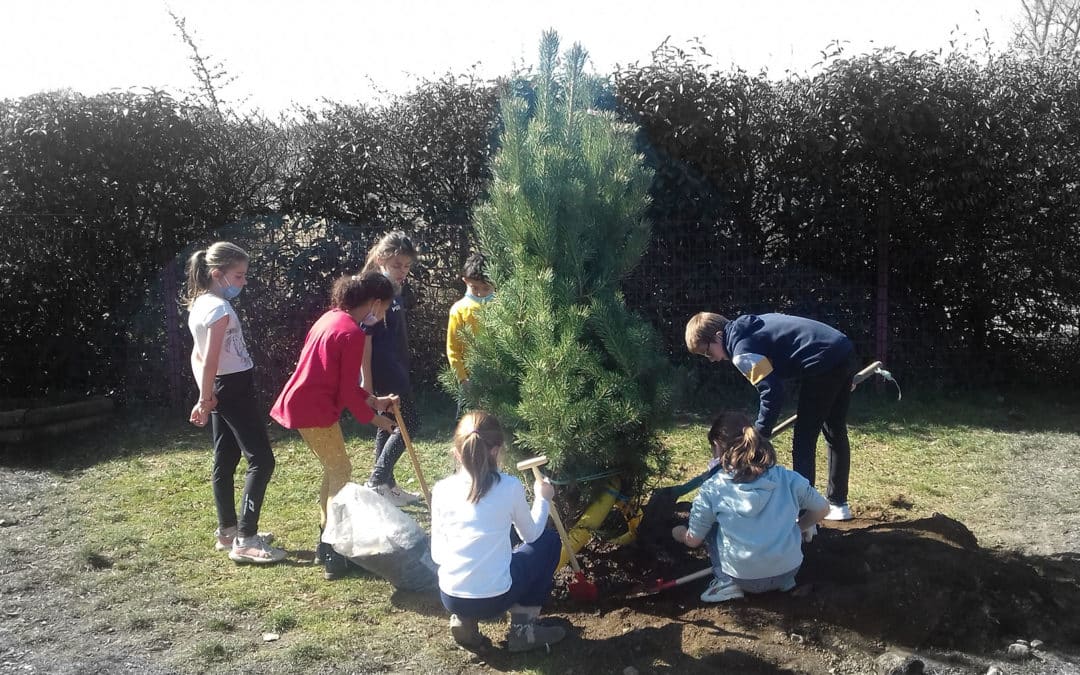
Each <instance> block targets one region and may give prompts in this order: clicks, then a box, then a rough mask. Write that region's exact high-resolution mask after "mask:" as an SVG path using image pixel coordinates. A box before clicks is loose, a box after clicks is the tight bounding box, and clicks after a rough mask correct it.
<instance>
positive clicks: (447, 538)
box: [431, 470, 550, 598]
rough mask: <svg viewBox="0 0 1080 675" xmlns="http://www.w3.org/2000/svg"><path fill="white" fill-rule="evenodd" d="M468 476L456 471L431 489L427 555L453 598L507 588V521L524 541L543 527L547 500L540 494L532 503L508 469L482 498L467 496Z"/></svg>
mask: <svg viewBox="0 0 1080 675" xmlns="http://www.w3.org/2000/svg"><path fill="white" fill-rule="evenodd" d="M471 487H472V477H471V476H470V475H469V474H468V472H466V471H464V470H460V471H458V472H457V473H455V474H454V475H452V476H450V477H448V478H444V479H443V480H441V481H439V482H438V483H436V484H435V487H434V488H433V489H432V491H431V558H432V560H434V561H435V562H436V563H437V564H438V565H439V589H440V590H442V592H444V593H446V594H447V595H452V596H454V597H456V598H493V597H496V596H499V595H502V594H503V593H505V592H507V591H508V590H510V583H511V579H510V554H511V549H510V526H511V525H513V527H514V528H515V529H517V532H518V536H520V537H521V540H522V541H524V542H526V543H532V542H533V541H536V539H537V537H539V536H540V535H541V534H543V532H544V526H545V525H546V524H547V519H548V510H549V508H550V505H549V503H548V501H547V500H546V499H543V498H541V497H539V496H537V498H536V499H535V501H534V502H533V504H532V507H531V508H530V506H529V503H528V501H526V499H525V486H524V485H522V483H521V481H520V480H518V479H517V478H515V477H514V476H511V475H509V474H505V473H500V474H499V480H498V481H496V482H495V483H494V484H493V485H492V486H491V489H489V490H488V491H487V494H485V495H484V496H483V497H481V499H480V501H479V502H478V503H476V504H473V503H472V502H470V501H469V500H468V495H469V490H470V488H471Z"/></svg>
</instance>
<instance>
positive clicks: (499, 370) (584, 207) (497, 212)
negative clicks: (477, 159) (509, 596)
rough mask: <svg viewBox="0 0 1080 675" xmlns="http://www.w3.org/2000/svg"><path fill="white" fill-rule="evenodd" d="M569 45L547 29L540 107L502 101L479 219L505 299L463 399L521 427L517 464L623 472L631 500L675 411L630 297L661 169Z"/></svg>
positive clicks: (485, 325)
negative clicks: (532, 461)
mask: <svg viewBox="0 0 1080 675" xmlns="http://www.w3.org/2000/svg"><path fill="white" fill-rule="evenodd" d="M558 50H559V38H558V35H557V34H556V33H555V32H553V31H549V32H546V33H545V34H544V35H543V38H542V40H541V43H540V64H539V69H538V75H537V78H536V81H535V83H534V88H535V98H534V101H533V104H532V106H530V105H529V103H528V102H527V101H526V100H525V99H524V98H523V97H522V96H516V95H514V94H513V93H511V92H507V93H505V94H504V95H503V98H502V102H501V106H502V107H501V115H502V124H503V131H502V135H501V142H500V147H499V150H498V152H497V154H496V156H495V158H494V167H493V181H492V184H491V187H490V191H489V195H488V198H487V200H486V201H485V202H483V203H482V204H481V205H480V206H478V207H477V209H476V211H475V213H474V217H473V220H474V225H475V228H476V232H477V235H478V237H479V239H480V244H481V248H482V250H483V251H484V253H485V254H486V255H487V257H488V260H489V269H490V275H491V277H492V279H493V280H494V282H495V284H496V289H497V290H496V295H497V300H496V302H494V303H491V304H488V305H485V306H484V308H483V311H482V312H481V314H480V326H481V328H480V331H479V332H478V335H477V336H476V338H475V339H472V340H469V341H468V346H469V349H468V352H467V357H466V367H467V369H468V371H469V382H470V386H469V387H468V389H467V391H466V392H465V393H464V394H465V397H466V400H467V401H468V402H469V403H470V404H472V405H474V406H476V407H479V408H482V409H484V410H487V411H489V412H491V413H493V414H495V415H496V416H497V417H498V418H499V420H501V421H502V423H503V424H504V425H506V427H507V428H508V429H510V430H511V431H512V432H513V433H514V435H515V439H516V440H515V447H514V448H511V449H509V452H510V453H511V455H512V457H513V459H515V460H518V459H521V458H523V457H527V456H532V455H535V454H545V455H547V457H548V458H549V460H550V465H549V470H550V471H551V472H553V473H554V474H555V475H556V476H558V477H559V478H562V479H564V480H567V479H568V480H577V479H581V478H583V477H585V476H593V475H596V474H598V473H606V472H609V471H617V472H618V474H619V476H620V478H621V481H622V483H621V485H622V490H623V491H624V492H627V491H630V490H634V489H635V488H639V487H640V486H641V484H642V482H643V481H645V480H646V479H647V478H648V477H649V476H650V475H653V474H655V473H656V472H658V471H660V470H662V469H663V463H664V460H665V459H666V453H665V452H664V450H663V448H662V447H661V446H660V444H659V442H658V440H657V438H656V430H657V428H658V427H659V426H660V425H662V424H664V423H665V422H666V420H667V419H668V416H669V410H670V406H671V393H672V389H671V381H672V377H671V367H670V365H669V364H668V363H667V361H666V360H665V358H664V357H663V356H662V352H661V350H660V348H659V340H658V339H657V336H656V334H655V331H654V330H653V329H652V327H651V326H649V325H648V324H647V323H646V322H644V321H643V320H642V319H640V318H639V317H637V316H635V315H633V314H632V313H631V312H629V311H628V310H627V308H626V305H625V302H624V300H623V297H622V294H621V292H620V289H619V282H620V280H621V279H622V278H623V277H625V276H626V275H627V274H628V273H629V272H630V271H631V270H632V269H633V268H634V267H635V266H636V265H637V263H638V261H639V260H640V258H641V256H642V254H643V252H644V251H645V248H646V246H647V244H648V241H649V235H650V226H649V223H648V221H647V220H646V219H645V217H644V213H645V209H646V207H647V205H648V202H649V197H648V187H649V184H650V181H651V180H652V172H651V170H649V169H648V168H646V167H645V166H644V164H643V158H642V156H641V155H639V154H638V153H637V152H636V150H635V135H636V133H637V129H636V127H634V126H633V125H629V124H625V123H622V122H620V121H618V120H617V119H616V117H615V116H614V115H613V114H611V113H608V112H598V111H596V110H590V109H589V108H588V104H589V103H590V102H591V101H593V100H595V98H596V95H597V93H598V89H599V88H598V86H597V83H596V82H595V81H593V80H590V79H589V78H588V77H587V76H586V75H585V74H584V73H583V69H584V66H585V61H586V58H587V52H586V51H585V49H583V48H582V47H581V45H580V44H575V45H574V46H573V47H572V48H571V49H569V50H568V51H567V52H566V53H565V55H564V56H563V59H562V60H561V63H560V60H559V58H558ZM597 485H599V483H598V484H597ZM581 487H582V488H585V489H588V488H591V487H592V485H591V484H590V485H586V484H582V485H581ZM565 496H566V497H567V499H568V500H570V501H575V500H576V498H582V497H586V496H587V494H586V493H583V492H582V491H580V490H571V491H570V493H569V494H567V495H565Z"/></svg>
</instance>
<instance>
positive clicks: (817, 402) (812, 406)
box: [791, 357, 855, 504]
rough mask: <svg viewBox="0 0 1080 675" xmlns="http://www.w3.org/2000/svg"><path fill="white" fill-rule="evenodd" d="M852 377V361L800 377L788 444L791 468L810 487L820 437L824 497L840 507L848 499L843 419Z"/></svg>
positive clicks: (848, 453) (848, 454)
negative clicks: (824, 455)
mask: <svg viewBox="0 0 1080 675" xmlns="http://www.w3.org/2000/svg"><path fill="white" fill-rule="evenodd" d="M854 374H855V359H854V357H852V358H850V359H848V360H847V361H846V362H845V363H843V364H841V365H839V366H837V367H836V368H833V369H832V370H830V371H828V372H825V373H822V374H821V375H814V376H812V377H804V378H803V379H802V382H801V389H800V391H799V407H798V411H797V412H798V415H799V417H798V418H797V419H796V420H795V433H794V434H793V436H792V441H791V464H792V468H793V469H795V471H796V473H798V474H800V475H802V476H803V477H804V478H806V479H807V480H808V481H810V485H813V484H814V477H815V466H814V464H815V462H814V455H815V453H816V450H817V439H818V434H819V433H823V434H824V435H825V446H826V448H828V452H829V487H828V491H827V492H826V493H825V497H826V499H828V500H829V502H830V503H832V504H844V503H846V502H847V498H848V474H849V473H850V471H851V445H850V443H849V442H848V432H847V415H848V406H849V404H850V403H851V379H852V376H854Z"/></svg>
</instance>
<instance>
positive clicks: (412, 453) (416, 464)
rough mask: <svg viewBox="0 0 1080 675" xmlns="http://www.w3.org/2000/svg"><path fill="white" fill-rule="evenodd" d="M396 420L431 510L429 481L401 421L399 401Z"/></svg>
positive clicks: (396, 403)
mask: <svg viewBox="0 0 1080 675" xmlns="http://www.w3.org/2000/svg"><path fill="white" fill-rule="evenodd" d="M394 420H395V421H396V422H397V428H398V429H400V430H401V439H402V440H403V441H405V449H406V450H408V451H409V460H410V461H411V462H412V466H413V472H414V473H416V479H417V480H418V481H420V491H421V492H423V493H424V501H426V502H427V505H428V508H429V509H430V508H431V490H429V489H428V486H427V481H426V480H424V472H423V471H422V470H421V469H420V458H419V457H417V456H416V451H415V450H413V446H412V439H411V438H409V430H408V429H406V428H405V422H404V420H402V419H401V405H400V404H399V403H398V402H397V401H394Z"/></svg>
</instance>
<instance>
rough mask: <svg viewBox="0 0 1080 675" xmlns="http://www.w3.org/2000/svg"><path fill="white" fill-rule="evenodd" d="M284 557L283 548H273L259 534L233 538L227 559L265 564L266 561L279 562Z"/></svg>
mask: <svg viewBox="0 0 1080 675" xmlns="http://www.w3.org/2000/svg"><path fill="white" fill-rule="evenodd" d="M284 559H285V550H284V549H280V548H273V547H272V546H270V545H269V544H267V543H266V540H265V539H263V538H262V537H260V536H259V535H255V536H254V537H237V538H236V539H235V540H233V547H232V551H230V552H229V560H232V561H233V562H237V563H254V564H256V565H266V564H268V563H276V562H281V561H282V560H284Z"/></svg>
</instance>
